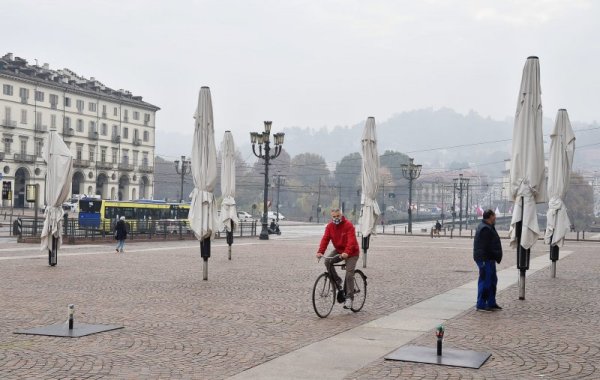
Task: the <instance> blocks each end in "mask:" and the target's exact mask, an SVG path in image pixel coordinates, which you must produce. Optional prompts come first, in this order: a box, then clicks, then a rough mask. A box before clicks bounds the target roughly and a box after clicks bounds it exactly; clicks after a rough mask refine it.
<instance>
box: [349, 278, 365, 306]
mask: <svg viewBox="0 0 600 380" xmlns="http://www.w3.org/2000/svg"><path fill="white" fill-rule="evenodd" d="M366 300H367V276H365V274H364V273H363V272H362V271H360V270H358V269H356V270H355V271H354V300H353V301H352V309H351V310H352V311H353V312H355V313H356V312H357V311H360V309H362V308H363V306H364V305H365V301H366Z"/></svg>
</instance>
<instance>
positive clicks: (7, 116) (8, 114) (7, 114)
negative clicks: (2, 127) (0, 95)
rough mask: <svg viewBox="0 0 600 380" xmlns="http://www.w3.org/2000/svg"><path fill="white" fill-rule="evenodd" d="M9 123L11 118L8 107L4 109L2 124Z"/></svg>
mask: <svg viewBox="0 0 600 380" xmlns="http://www.w3.org/2000/svg"><path fill="white" fill-rule="evenodd" d="M11 121H12V118H11V115H10V107H4V122H5V123H6V124H10V122H11Z"/></svg>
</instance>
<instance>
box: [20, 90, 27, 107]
mask: <svg viewBox="0 0 600 380" xmlns="http://www.w3.org/2000/svg"><path fill="white" fill-rule="evenodd" d="M19 97H20V98H21V103H24V104H27V100H28V99H29V90H28V89H26V88H23V87H21V88H19Z"/></svg>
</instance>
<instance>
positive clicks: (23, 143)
mask: <svg viewBox="0 0 600 380" xmlns="http://www.w3.org/2000/svg"><path fill="white" fill-rule="evenodd" d="M21 154H27V140H26V139H21Z"/></svg>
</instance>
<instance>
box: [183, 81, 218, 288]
mask: <svg viewBox="0 0 600 380" xmlns="http://www.w3.org/2000/svg"><path fill="white" fill-rule="evenodd" d="M194 119H195V130H194V139H193V146H192V161H191V165H192V176H193V178H194V190H193V191H192V193H191V194H190V196H191V197H192V204H191V205H190V213H189V220H190V228H191V229H192V231H194V234H195V235H196V238H197V239H198V240H200V255H201V257H202V259H203V267H204V268H203V274H204V280H207V279H208V258H209V257H210V240H211V239H212V238H213V237H214V234H215V228H216V226H217V225H218V222H217V220H216V219H217V218H216V206H215V197H214V191H215V185H216V182H217V149H216V147H215V131H214V125H213V111H212V101H211V97H210V89H209V88H208V87H202V88H201V89H200V95H199V96H198V108H196V113H195V114H194Z"/></svg>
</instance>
